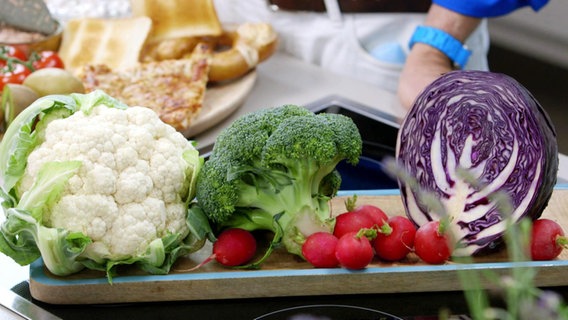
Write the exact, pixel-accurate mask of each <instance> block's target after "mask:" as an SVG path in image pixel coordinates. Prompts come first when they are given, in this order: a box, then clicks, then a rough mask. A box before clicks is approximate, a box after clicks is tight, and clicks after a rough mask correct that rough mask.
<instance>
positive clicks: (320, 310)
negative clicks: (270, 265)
mask: <svg viewBox="0 0 568 320" xmlns="http://www.w3.org/2000/svg"><path fill="white" fill-rule="evenodd" d="M344 319H358V320H376V319H381V320H402V318H399V317H396V316H393V315H391V314H388V313H384V312H381V311H377V310H373V309H369V308H364V307H357V306H349V305H335V304H330V305H306V306H298V307H291V308H287V309H282V310H278V311H274V312H271V313H267V314H265V315H262V316H260V317H258V318H256V319H255V320H344Z"/></svg>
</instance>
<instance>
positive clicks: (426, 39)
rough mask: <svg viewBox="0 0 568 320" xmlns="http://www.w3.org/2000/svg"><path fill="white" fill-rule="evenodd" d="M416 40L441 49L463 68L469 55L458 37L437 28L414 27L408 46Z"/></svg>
mask: <svg viewBox="0 0 568 320" xmlns="http://www.w3.org/2000/svg"><path fill="white" fill-rule="evenodd" d="M416 42H420V43H425V44H427V45H429V46H432V47H434V48H436V49H438V50H440V51H442V53H444V54H445V55H446V56H448V58H450V60H452V62H453V63H454V65H455V66H456V67H458V68H460V69H463V67H464V66H465V64H466V63H467V60H468V59H469V56H471V51H470V50H469V49H468V48H467V47H466V46H465V45H463V44H462V43H461V42H460V41H459V40H458V39H456V38H454V37H452V36H451V35H450V34H449V33H447V32H445V31H443V30H440V29H437V28H433V27H426V26H418V27H416V30H415V31H414V33H413V34H412V37H411V38H410V42H409V43H408V46H409V47H410V48H412V46H413V45H414V44H415V43H416Z"/></svg>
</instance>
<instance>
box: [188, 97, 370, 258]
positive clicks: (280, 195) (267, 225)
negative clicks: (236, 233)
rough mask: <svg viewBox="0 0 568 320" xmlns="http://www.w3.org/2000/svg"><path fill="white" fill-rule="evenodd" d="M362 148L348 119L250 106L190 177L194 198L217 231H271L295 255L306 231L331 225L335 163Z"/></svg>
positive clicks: (293, 108) (276, 241)
mask: <svg viewBox="0 0 568 320" xmlns="http://www.w3.org/2000/svg"><path fill="white" fill-rule="evenodd" d="M361 150H362V140H361V136H360V134H359V131H358V129H357V127H356V126H355V124H354V123H353V121H352V120H351V119H350V118H348V117H345V116H342V115H338V114H314V113H313V112H311V111H309V110H307V109H305V108H303V107H299V106H294V105H285V106H282V107H278V108H272V109H263V110H260V111H257V112H253V113H250V114H247V115H245V116H243V117H241V118H239V119H237V120H236V121H235V122H233V124H232V125H230V126H229V127H228V128H226V129H225V130H224V131H223V132H221V134H220V135H219V137H218V138H217V141H216V143H215V147H214V148H213V151H212V153H211V155H210V157H209V159H208V160H207V161H206V162H205V164H204V166H203V168H202V170H201V172H200V175H199V177H198V180H197V188H196V190H197V191H196V192H197V202H198V204H199V205H200V207H201V208H202V209H203V212H204V213H205V214H206V215H207V217H208V218H209V220H210V221H211V223H212V224H213V226H214V227H216V229H217V230H220V229H224V228H228V227H239V228H243V229H246V230H258V229H261V230H270V231H273V232H274V233H275V236H274V240H273V243H272V244H273V246H271V248H272V247H274V246H275V245H277V244H279V243H281V242H282V243H283V244H284V245H285V247H286V249H287V250H288V251H289V252H290V253H294V254H297V255H301V246H302V244H303V242H304V241H305V238H306V237H307V236H308V235H310V234H312V233H314V232H316V231H332V230H333V226H334V223H335V219H334V217H332V215H331V210H330V207H329V200H330V199H331V198H332V197H333V196H335V195H336V193H337V191H338V189H339V186H340V184H341V177H340V176H339V174H338V172H337V171H336V166H337V164H338V163H339V162H340V161H342V160H346V161H348V162H349V163H352V164H356V163H357V162H358V161H359V156H360V155H361ZM263 258H266V256H265V257H263ZM255 265H257V264H255Z"/></svg>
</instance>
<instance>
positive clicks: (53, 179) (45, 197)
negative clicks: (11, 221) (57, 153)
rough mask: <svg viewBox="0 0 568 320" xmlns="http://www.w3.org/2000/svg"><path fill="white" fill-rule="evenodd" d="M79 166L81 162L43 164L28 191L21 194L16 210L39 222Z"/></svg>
mask: <svg viewBox="0 0 568 320" xmlns="http://www.w3.org/2000/svg"><path fill="white" fill-rule="evenodd" d="M81 165H82V163H81V161H61V162H47V163H45V164H43V166H42V167H41V169H40V171H39V173H38V175H37V177H36V179H35V181H34V184H33V185H32V187H31V188H30V190H28V191H26V192H24V193H23V194H22V197H21V199H20V202H19V203H18V205H17V208H19V209H24V210H27V211H29V212H30V213H31V214H32V216H33V217H34V218H35V219H36V220H38V221H41V217H42V214H43V211H44V210H46V208H49V207H50V206H51V205H52V204H53V203H55V202H56V201H57V200H58V199H59V197H60V195H61V192H63V189H64V188H65V185H66V183H67V181H68V180H69V178H71V176H73V175H74V174H75V173H76V172H77V171H78V170H79V168H80V167H81Z"/></svg>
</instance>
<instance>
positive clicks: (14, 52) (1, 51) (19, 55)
mask: <svg viewBox="0 0 568 320" xmlns="http://www.w3.org/2000/svg"><path fill="white" fill-rule="evenodd" d="M4 57H10V58H16V59H19V60H22V61H26V60H27V59H28V57H26V54H25V53H24V52H23V51H22V50H20V49H18V48H16V47H12V46H2V47H0V68H3V67H4V66H6V60H5V58H4Z"/></svg>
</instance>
